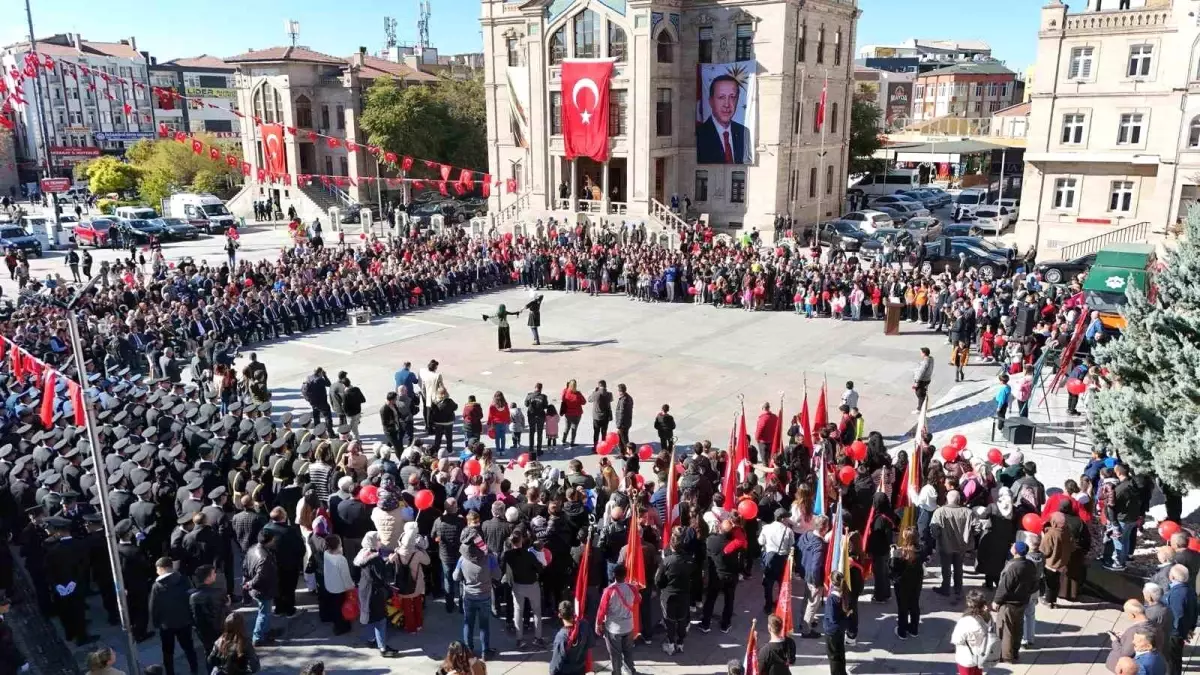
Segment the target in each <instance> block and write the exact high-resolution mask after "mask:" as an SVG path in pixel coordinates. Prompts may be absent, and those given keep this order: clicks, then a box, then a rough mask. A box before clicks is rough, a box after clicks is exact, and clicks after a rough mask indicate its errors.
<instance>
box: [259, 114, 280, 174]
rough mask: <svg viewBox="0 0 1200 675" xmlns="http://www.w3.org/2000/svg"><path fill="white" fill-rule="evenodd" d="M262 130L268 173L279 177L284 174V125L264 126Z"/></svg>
mask: <svg viewBox="0 0 1200 675" xmlns="http://www.w3.org/2000/svg"><path fill="white" fill-rule="evenodd" d="M261 129H262V139H263V156H264V157H266V160H267V162H266V164H267V166H266V169H267V173H269V174H271V175H278V174H281V173H283V172H284V166H283V125H281V124H264V125H262V127H261Z"/></svg>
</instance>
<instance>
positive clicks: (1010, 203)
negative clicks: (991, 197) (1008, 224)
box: [996, 197, 1021, 223]
mask: <svg viewBox="0 0 1200 675" xmlns="http://www.w3.org/2000/svg"><path fill="white" fill-rule="evenodd" d="M996 204H997V205H998V206H1003V207H1005V208H1007V209H1008V210H1009V211H1011V212H1012V220H1013V222H1014V223H1015V222H1017V213H1018V212H1019V211H1020V210H1021V200H1020V199H1013V198H1012V197H1005V198H1004V199H998V200H996Z"/></svg>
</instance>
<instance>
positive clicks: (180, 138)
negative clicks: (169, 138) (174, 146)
mask: <svg viewBox="0 0 1200 675" xmlns="http://www.w3.org/2000/svg"><path fill="white" fill-rule="evenodd" d="M186 140H187V134H185V133H183V132H182V131H176V132H175V141H176V142H178V143H182V142H184V141H186Z"/></svg>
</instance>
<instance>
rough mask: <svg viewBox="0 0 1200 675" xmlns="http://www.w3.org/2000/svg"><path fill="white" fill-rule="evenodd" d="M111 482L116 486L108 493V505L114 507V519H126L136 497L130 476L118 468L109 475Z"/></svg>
mask: <svg viewBox="0 0 1200 675" xmlns="http://www.w3.org/2000/svg"><path fill="white" fill-rule="evenodd" d="M109 457H118V455H109ZM109 483H110V484H111V485H113V486H114V487H113V489H112V490H111V491H110V492H109V493H108V505H109V507H111V508H112V513H113V520H114V521H118V520H125V519H126V518H128V517H129V507H130V506H131V505H133V502H134V500H135V499H136V497H134V496H133V492H132V491H130V489H129V478H128V477H127V476H126V475H125V472H123V471H121V470H120V469H117V470H116V471H113V472H112V475H110V476H109Z"/></svg>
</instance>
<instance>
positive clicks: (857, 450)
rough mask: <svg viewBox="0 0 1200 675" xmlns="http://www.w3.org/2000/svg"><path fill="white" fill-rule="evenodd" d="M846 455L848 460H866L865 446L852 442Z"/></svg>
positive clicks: (861, 443)
mask: <svg viewBox="0 0 1200 675" xmlns="http://www.w3.org/2000/svg"><path fill="white" fill-rule="evenodd" d="M846 454H848V455H850V459H853V460H854V461H856V462H861V461H863V460H864V459H866V458H867V444H866V443H863V442H862V441H854V442H853V443H851V444H850V451H849V452H848V453H846Z"/></svg>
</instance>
